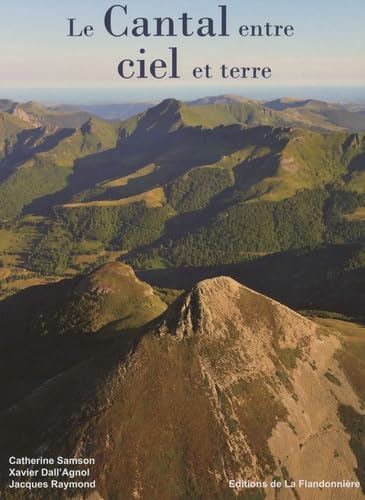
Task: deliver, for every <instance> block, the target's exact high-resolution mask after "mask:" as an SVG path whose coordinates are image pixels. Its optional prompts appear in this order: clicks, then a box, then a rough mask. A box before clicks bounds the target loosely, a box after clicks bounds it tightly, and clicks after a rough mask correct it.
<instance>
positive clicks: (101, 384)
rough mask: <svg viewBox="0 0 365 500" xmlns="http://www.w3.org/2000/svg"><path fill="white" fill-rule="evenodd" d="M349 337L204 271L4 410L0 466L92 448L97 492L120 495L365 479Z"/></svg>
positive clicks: (258, 490)
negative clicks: (236, 481) (154, 312)
mask: <svg viewBox="0 0 365 500" xmlns="http://www.w3.org/2000/svg"><path fill="white" fill-rule="evenodd" d="M121 271H122V275H123V273H124V271H123V270H121ZM102 273H103V270H101V274H102ZM129 275H130V273H129ZM121 277H122V280H123V279H124V278H123V276H121ZM125 284H126V283H125V282H124V281H122V284H120V285H119V283H118V277H117V276H116V281H115V282H114V286H115V287H118V286H121V287H122V288H123V290H126V288H125ZM139 286H142V285H139ZM56 287H57V285H53V288H56ZM142 288H143V286H142ZM30 293H34V291H30ZM101 296H102V295H101ZM105 297H106V299H107V295H106V296H105ZM20 310H21V309H20ZM120 313H121V314H122V312H121V311H120ZM133 315H138V311H134V312H133V313H132V316H133ZM75 324H77V320H76V323H75ZM2 332H3V330H2ZM54 333H55V334H56V335H57V330H55V332H54ZM3 335H4V334H3V333H2V336H3ZM95 347H96V346H95ZM342 350H343V347H342V345H341V342H340V340H339V334H338V333H334V332H333V331H332V330H330V329H328V328H325V327H323V326H319V325H318V324H316V323H314V322H312V321H309V320H308V319H305V318H304V317H302V316H300V315H298V314H297V313H295V312H294V311H291V310H290V309H288V308H286V307H284V306H282V305H281V304H279V303H277V302H274V301H272V300H271V299H269V298H267V297H265V296H262V295H260V294H258V293H256V292H254V291H252V290H250V289H248V288H246V287H244V286H242V285H240V284H238V283H237V282H235V281H233V280H231V279H230V278H226V277H218V278H214V279H212V280H206V281H203V282H201V283H199V284H198V285H197V286H196V287H194V288H193V289H192V290H191V291H189V292H188V293H186V294H184V295H183V296H182V297H181V298H180V299H178V300H177V301H176V302H175V303H174V304H172V306H170V308H169V309H168V310H167V311H166V313H165V314H164V315H163V316H162V317H161V318H159V319H157V320H155V321H154V322H153V323H152V324H150V325H147V326H145V327H144V328H142V329H140V330H137V331H135V332H130V333H129V335H125V334H121V335H119V336H117V337H115V338H114V341H113V342H112V343H111V344H109V345H106V346H104V347H100V345H99V347H98V348H97V347H96V348H94V351H93V352H92V354H91V353H90V354H89V357H88V358H86V359H84V360H83V361H82V362H79V363H75V364H74V365H73V366H70V367H68V368H65V369H64V371H62V372H61V373H59V374H58V376H57V377H53V378H49V379H48V380H47V381H46V383H43V384H39V386H38V387H37V388H36V389H35V390H33V391H29V393H28V394H27V395H26V396H25V397H23V398H20V399H19V401H18V402H17V404H15V405H13V406H11V407H10V408H8V409H5V410H4V411H2V412H1V414H0V424H1V428H2V430H3V432H2V433H1V441H0V444H1V446H0V463H1V464H2V465H4V467H1V471H4V470H7V467H5V464H6V463H7V461H8V459H9V455H11V454H13V455H15V456H40V455H42V456H47V457H53V456H55V457H57V456H61V457H82V458H90V457H92V458H94V459H95V460H96V465H95V466H92V467H91V468H90V470H91V476H90V480H93V479H95V480H96V491H95V492H94V496H97V497H98V498H117V499H122V498H133V497H135V496H136V494H137V493H138V497H139V498H142V499H147V498H148V499H156V500H157V499H160V498H166V499H167V498H168V499H171V500H173V499H179V498H182V497H185V498H196V497H200V498H227V499H229V498H232V499H233V498H251V497H252V495H255V498H264V495H265V487H264V482H268V481H271V480H272V478H273V477H275V478H277V480H282V481H284V480H285V479H286V480H289V479H290V480H294V481H297V482H298V481H299V480H300V479H303V478H306V479H307V480H310V481H319V480H325V481H338V480H339V478H343V477H345V478H346V480H349V481H359V482H360V483H361V486H362V488H363V490H364V488H365V483H364V477H363V474H362V471H363V456H364V444H363V440H362V435H361V432H362V431H361V429H362V428H363V423H364V419H365V416H364V411H363V408H362V407H361V403H360V400H359V398H358V396H357V394H355V392H354V390H353V389H352V387H351V385H350V383H349V379H348V378H347V372H346V374H345V372H344V370H345V369H344V368H343V366H342V365H339V362H338V356H340V355H341V353H342ZM33 370H34V368H33ZM13 376H14V374H13V373H10V376H8V382H10V383H11V380H12V377H13ZM28 376H29V377H31V376H32V370H30V372H29V375H28ZM61 395H62V396H61ZM60 396H61V397H60ZM40 436H41V441H40ZM319 454H320V456H321V460H320V461H319V460H317V457H318V455H319ZM35 468H37V467H35ZM76 468H77V469H81V467H76ZM231 478H249V480H251V481H256V482H258V483H260V482H261V483H262V487H260V485H259V484H258V485H257V486H256V487H255V488H253V489H252V488H251V489H250V490H247V489H240V488H238V487H237V488H230V487H229V480H230V479H231ZM62 480H63V481H65V482H69V481H70V480H71V479H70V478H67V477H64V478H63V479H62ZM0 484H1V488H2V490H1V491H2V494H3V495H6V496H5V498H9V499H12V498H22V497H19V492H16V494H13V493H12V491H11V490H9V489H8V488H7V489H6V493H5V478H4V477H3V476H2V477H1V478H0ZM297 484H298V483H297ZM268 491H269V490H268V489H267V488H266V492H268ZM283 491H284V490H280V491H278V492H277V497H278V498H279V499H280V498H285V496H284V494H283ZM298 491H299V486H297V487H296V489H295V492H298ZM312 491H313V490H311V493H312ZM314 491H319V490H318V489H315V490H314ZM81 493H82V492H81V491H77V489H76V491H73V492H72V495H73V496H74V497H75V495H77V494H81ZM248 494H249V497H247V495H248ZM26 495H28V496H27V498H29V497H30V498H31V497H32V495H31V496H29V493H28V492H27V493H26ZM297 495H298V493H297ZM33 496H34V495H33ZM36 496H37V498H40V499H41V498H49V492H47V491H46V490H37V492H36ZM23 497H24V498H25V495H24V496H23ZM351 498H353V499H357V498H358V499H360V498H363V493H362V492H361V491H360V489H355V488H353V489H351Z"/></svg>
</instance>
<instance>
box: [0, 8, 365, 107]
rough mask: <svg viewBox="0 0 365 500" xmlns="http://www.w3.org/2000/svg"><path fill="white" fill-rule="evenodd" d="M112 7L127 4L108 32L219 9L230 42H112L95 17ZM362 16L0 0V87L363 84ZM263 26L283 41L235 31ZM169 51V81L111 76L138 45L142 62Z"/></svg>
mask: <svg viewBox="0 0 365 500" xmlns="http://www.w3.org/2000/svg"><path fill="white" fill-rule="evenodd" d="M115 3H120V4H122V5H127V6H128V15H126V16H124V15H115V17H114V25H115V27H119V26H120V27H121V28H124V27H125V26H133V24H132V23H133V19H134V18H135V17H140V16H143V17H146V18H148V19H152V18H153V17H165V16H170V17H173V18H176V19H177V18H178V17H179V16H180V15H181V14H182V13H183V12H188V13H189V15H190V16H191V17H193V18H194V21H192V23H191V25H192V28H193V29H196V27H197V26H198V24H197V21H198V19H199V18H200V17H213V18H215V19H217V17H218V13H219V8H218V5H227V9H228V26H229V32H230V35H231V36H230V37H226V38H222V37H216V38H199V37H196V36H193V37H190V38H184V37H183V36H178V37H176V38H167V37H164V38H156V37H150V38H135V37H132V36H129V37H121V38H117V37H112V36H110V35H109V34H108V33H107V32H106V30H105V27H104V16H105V13H106V11H107V10H108V8H109V7H111V6H112V5H113V4H115ZM71 17H72V18H76V19H77V21H76V22H77V26H80V27H81V26H85V25H87V24H89V25H92V26H93V27H94V35H93V37H90V38H86V37H74V38H71V37H67V32H68V22H67V18H71ZM364 19H365V1H364V0H346V1H345V0H306V1H303V0H250V1H248V0H199V1H197V0H176V1H170V2H166V1H164V2H162V1H157V0H156V1H152V0H133V1H132V0H129V1H128V0H118V2H114V1H113V0H62V1H60V2H56V1H55V0H54V1H53V2H50V1H49V0H48V1H47V0H16V1H15V0H1V2H0V47H1V52H0V90H1V89H3V91H5V90H10V89H11V90H12V91H13V93H14V92H15V93H16V91H17V89H18V92H20V89H33V90H34V89H42V88H43V89H51V90H52V89H54V91H55V90H56V89H79V91H80V90H81V89H98V88H99V89H101V88H110V89H114V90H120V91H121V92H122V93H124V94H125V95H133V94H135V95H136V96H137V95H138V96H139V97H143V96H144V95H146V97H147V94H148V92H149V91H150V90H151V89H155V90H152V93H153V92H155V93H156V92H157V91H158V92H160V93H161V92H162V91H165V90H166V92H169V93H170V94H173V93H174V92H176V93H178V92H179V91H180V92H181V89H183V88H185V89H187V88H189V89H195V93H196V94H197V95H198V94H199V95H201V94H202V93H204V92H206V90H205V89H207V91H208V90H209V88H211V89H213V88H214V89H216V88H217V89H222V91H224V90H225V89H235V88H237V89H240V90H241V93H245V92H244V90H245V89H247V90H248V91H250V90H251V91H252V89H255V88H262V89H265V88H266V89H270V88H272V89H274V88H281V87H289V88H292V89H294V90H295V88H303V87H321V88H324V87H326V88H329V87H332V88H341V87H342V88H344V87H358V88H359V87H363V88H365V56H364V54H365V30H364V28H363V22H364ZM266 22H270V23H272V24H280V25H293V26H294V28H295V34H294V36H293V37H291V38H285V37H282V38H243V37H240V36H239V35H238V29H239V27H240V26H241V25H251V24H262V25H263V24H265V23H266ZM177 23H178V21H177ZM151 26H153V23H151ZM177 30H178V31H179V24H177ZM170 46H175V47H177V49H178V67H179V74H180V76H181V78H180V79H179V80H176V81H173V80H170V79H162V80H157V81H156V80H154V79H153V78H148V79H146V80H142V81H141V80H139V81H138V80H136V79H131V80H124V79H122V78H121V77H120V76H119V74H118V71H117V68H118V64H119V63H120V61H121V60H123V59H132V60H135V59H138V56H139V50H140V49H141V48H142V47H143V48H145V50H146V54H145V56H146V61H147V62H148V63H150V62H151V61H152V60H153V59H156V58H158V59H160V58H162V59H166V60H167V61H168V62H169V61H170V51H169V50H168V47H170ZM169 64H170V63H169ZM205 64H210V65H211V67H212V68H213V69H212V73H213V78H212V79H209V80H207V79H200V80H195V79H194V78H193V76H192V69H193V68H194V67H196V66H203V65H205ZM222 64H226V65H227V66H236V67H242V66H250V67H251V66H260V67H265V66H269V67H270V68H271V69H272V77H271V79H270V80H260V81H255V80H241V79H237V80H232V79H227V80H223V79H222V78H221V75H220V72H219V67H220V66H221V65H222ZM294 90H293V92H294ZM144 91H146V92H144ZM1 93H2V94H3V92H1ZM193 93H194V90H193ZM246 93H247V92H246Z"/></svg>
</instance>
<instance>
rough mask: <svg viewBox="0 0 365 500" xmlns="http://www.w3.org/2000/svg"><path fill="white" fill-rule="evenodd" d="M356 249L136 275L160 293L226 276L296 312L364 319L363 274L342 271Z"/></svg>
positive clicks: (331, 249) (361, 271)
mask: <svg viewBox="0 0 365 500" xmlns="http://www.w3.org/2000/svg"><path fill="white" fill-rule="evenodd" d="M359 248H360V247H359V246H357V245H347V246H329V247H324V248H321V249H318V250H312V251H311V250H306V251H304V250H303V251H294V252H284V253H278V254H273V255H268V256H265V257H261V258H258V259H256V260H253V261H249V262H242V263H239V264H228V265H220V266H213V267H194V268H192V267H183V268H177V269H162V270H146V271H138V272H137V273H136V274H137V276H138V277H139V278H140V279H142V280H144V281H146V282H148V283H150V284H151V285H152V286H158V287H161V288H175V289H190V288H191V287H192V286H194V285H195V284H196V283H197V282H199V281H202V280H204V279H207V278H212V277H216V276H222V275H225V276H231V277H232V278H233V279H235V280H237V281H239V282H240V283H242V284H243V285H246V286H248V287H249V288H252V289H254V290H257V291H259V292H261V293H263V294H265V295H268V296H270V297H272V298H274V299H276V300H278V301H279V302H282V303H284V304H286V305H288V306H289V307H292V308H295V309H321V310H328V311H335V312H340V313H343V314H347V315H349V316H354V317H357V318H364V317H365V314H364V305H365V286H364V285H365V269H364V268H362V269H354V270H346V266H347V262H348V260H349V259H350V258H351V257H352V256H353V255H354V253H355V252H356V251H357V250H358V249H359Z"/></svg>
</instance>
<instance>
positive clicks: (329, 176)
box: [0, 96, 365, 317]
mask: <svg viewBox="0 0 365 500" xmlns="http://www.w3.org/2000/svg"><path fill="white" fill-rule="evenodd" d="M0 108H1V109H2V111H0V123H1V124H2V125H1V126H0V221H1V222H2V225H1V229H0V237H1V238H0V239H2V241H3V243H2V244H1V245H0V260H1V262H2V263H3V270H2V275H3V276H4V277H5V283H4V285H3V288H2V293H3V296H6V295H9V294H10V293H13V291H14V290H17V289H19V288H23V287H24V286H27V284H36V283H38V282H41V281H42V280H45V279H46V280H52V279H53V280H54V279H59V278H57V277H58V276H66V275H73V274H75V273H76V272H79V271H85V270H87V269H89V268H92V266H94V267H95V265H98V264H100V263H102V262H105V261H108V260H115V259H116V258H117V259H121V260H124V261H126V262H127V263H130V264H132V265H133V267H134V268H136V269H137V270H138V271H140V272H142V273H143V278H144V279H147V280H152V281H151V282H153V283H154V284H155V285H160V286H162V287H164V286H165V285H166V282H167V281H169V280H170V281H171V279H172V280H175V284H174V285H173V288H185V287H186V286H187V287H190V286H193V284H194V275H195V274H196V273H197V272H198V273H199V276H200V278H201V279H204V277H207V276H212V275H215V274H217V273H218V274H219V273H220V268H221V267H222V266H226V267H225V268H224V269H225V270H226V272H228V274H230V275H231V276H232V277H233V278H236V279H240V280H241V281H242V279H243V280H248V282H249V283H250V285H251V286H252V287H253V288H255V289H258V290H260V291H261V292H263V293H267V294H270V295H272V296H274V297H276V298H277V299H279V300H281V301H283V302H284V303H286V304H288V305H290V306H292V307H295V308H299V309H324V310H327V311H332V312H339V313H342V314H347V315H349V316H351V317H352V316H357V317H361V316H362V315H363V307H362V304H363V300H364V292H363V287H362V283H363V277H364V262H365V260H364V255H365V254H364V236H365V219H364V207H365V198H364V196H365V195H364V189H365V173H364V172H365V171H364V154H365V138H364V137H365V136H364V133H362V132H355V131H354V129H356V128H361V127H357V125H356V127H355V124H358V123H359V122H358V119H359V120H360V118H361V116H363V115H362V112H361V111H357V112H354V111H347V110H345V109H344V108H342V107H341V106H338V105H333V104H328V103H323V102H319V101H304V100H302V101H298V100H293V99H280V100H276V101H271V102H267V103H265V104H263V103H259V102H255V101H250V100H247V99H244V98H241V97H237V96H220V97H212V98H206V99H202V100H199V101H195V102H192V103H183V102H180V101H177V100H174V99H167V100H165V101H163V102H161V103H159V104H158V105H156V106H154V107H152V108H149V109H148V110H146V111H144V112H142V113H140V114H138V115H136V116H133V117H131V118H129V119H127V120H125V121H122V122H118V121H107V120H104V119H101V118H96V117H95V116H89V115H85V112H83V111H82V112H80V111H78V110H75V109H73V110H70V109H66V110H65V109H63V110H61V109H59V108H58V109H55V108H52V109H50V108H44V107H41V106H40V105H37V104H34V103H28V104H25V105H21V104H15V103H12V102H11V101H6V100H3V101H1V106H0ZM349 113H350V114H349ZM85 119H86V121H84V120H85ZM348 119H349V120H350V121H351V123H352V124H353V126H351V127H349V128H346V126H347V125H348V123H347V122H346V121H347V120H348ZM66 125H67V126H66ZM227 266H228V267H227ZM283 267H284V268H286V269H287V272H285V273H283V272H282V269H283ZM181 268H185V269H186V270H187V271H186V272H185V273H181V272H179V269H181ZM189 269H191V272H190V271H189ZM308 271H309V272H308ZM264 274H265V275H266V279H265V280H263V279H262V276H263V275H264ZM189 275H190V276H192V277H193V279H192V280H190V281H189V280H188V281H189V282H188V283H186V279H187V278H188V276H189ZM43 277H44V278H43ZM171 277H173V278H171ZM297 279H299V284H298V286H297V287H295V293H287V290H288V289H289V288H292V283H293V282H296V281H297ZM166 280H167V281H166ZM338 283H342V286H341V287H339V286H338ZM324 291H326V293H323V292H324Z"/></svg>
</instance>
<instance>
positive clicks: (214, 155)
mask: <svg viewBox="0 0 365 500" xmlns="http://www.w3.org/2000/svg"><path fill="white" fill-rule="evenodd" d="M159 127H160V124H158V126H157V125H156V127H151V128H141V127H139V128H137V130H136V131H135V132H134V133H133V134H132V135H130V136H124V137H121V138H120V141H119V143H118V146H117V148H115V149H113V150H108V151H104V152H101V153H96V154H94V155H89V156H87V157H85V158H82V159H80V160H77V161H76V162H75V165H74V171H73V173H72V174H71V175H70V177H69V178H68V186H67V187H66V188H65V189H63V190H62V191H60V192H58V193H56V194H54V195H50V196H46V197H42V198H41V199H39V200H37V201H35V202H33V203H32V204H31V205H29V206H28V207H27V208H26V209H25V213H30V212H35V213H42V214H44V213H47V212H48V211H49V210H50V208H51V207H52V206H54V205H57V204H63V203H67V202H69V201H71V200H76V201H78V196H77V195H79V194H80V193H83V192H86V193H84V195H85V196H82V197H81V198H80V200H81V199H82V200H84V199H87V200H89V201H92V200H95V199H98V200H113V199H118V198H121V197H125V196H132V195H137V194H140V193H141V192H144V191H146V190H149V189H153V188H154V187H156V186H160V185H164V184H167V183H168V182H170V181H172V180H174V179H175V178H176V177H178V176H179V175H183V174H184V173H186V172H187V171H188V170H190V169H192V168H194V167H197V166H202V165H208V164H212V163H216V162H218V161H219V160H220V159H221V158H222V157H223V156H225V155H229V154H231V153H233V152H234V151H237V150H239V149H242V148H244V147H245V146H247V145H252V144H253V145H256V146H263V145H266V146H271V147H273V148H275V150H280V148H281V147H282V146H283V145H284V144H285V142H286V140H287V139H286V138H283V137H282V132H283V129H272V128H271V127H256V128H253V129H243V128H242V127H241V126H239V125H230V126H226V127H224V126H220V127H217V128H215V129H203V128H201V127H182V128H179V129H177V130H175V131H172V132H169V131H166V127H162V128H161V129H160V128H159ZM150 163H156V164H158V165H159V166H160V168H159V169H158V170H157V171H156V172H154V173H153V174H151V175H150V176H148V177H147V178H143V179H136V180H134V181H132V182H131V183H128V184H127V185H126V186H123V187H120V188H114V189H104V188H102V187H99V188H97V189H95V186H96V185H97V184H100V183H102V182H106V181H109V180H112V179H115V178H118V177H122V176H127V175H130V174H132V173H134V172H136V171H137V170H139V169H140V168H142V167H144V166H146V165H148V164H150ZM87 191H89V192H87Z"/></svg>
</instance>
